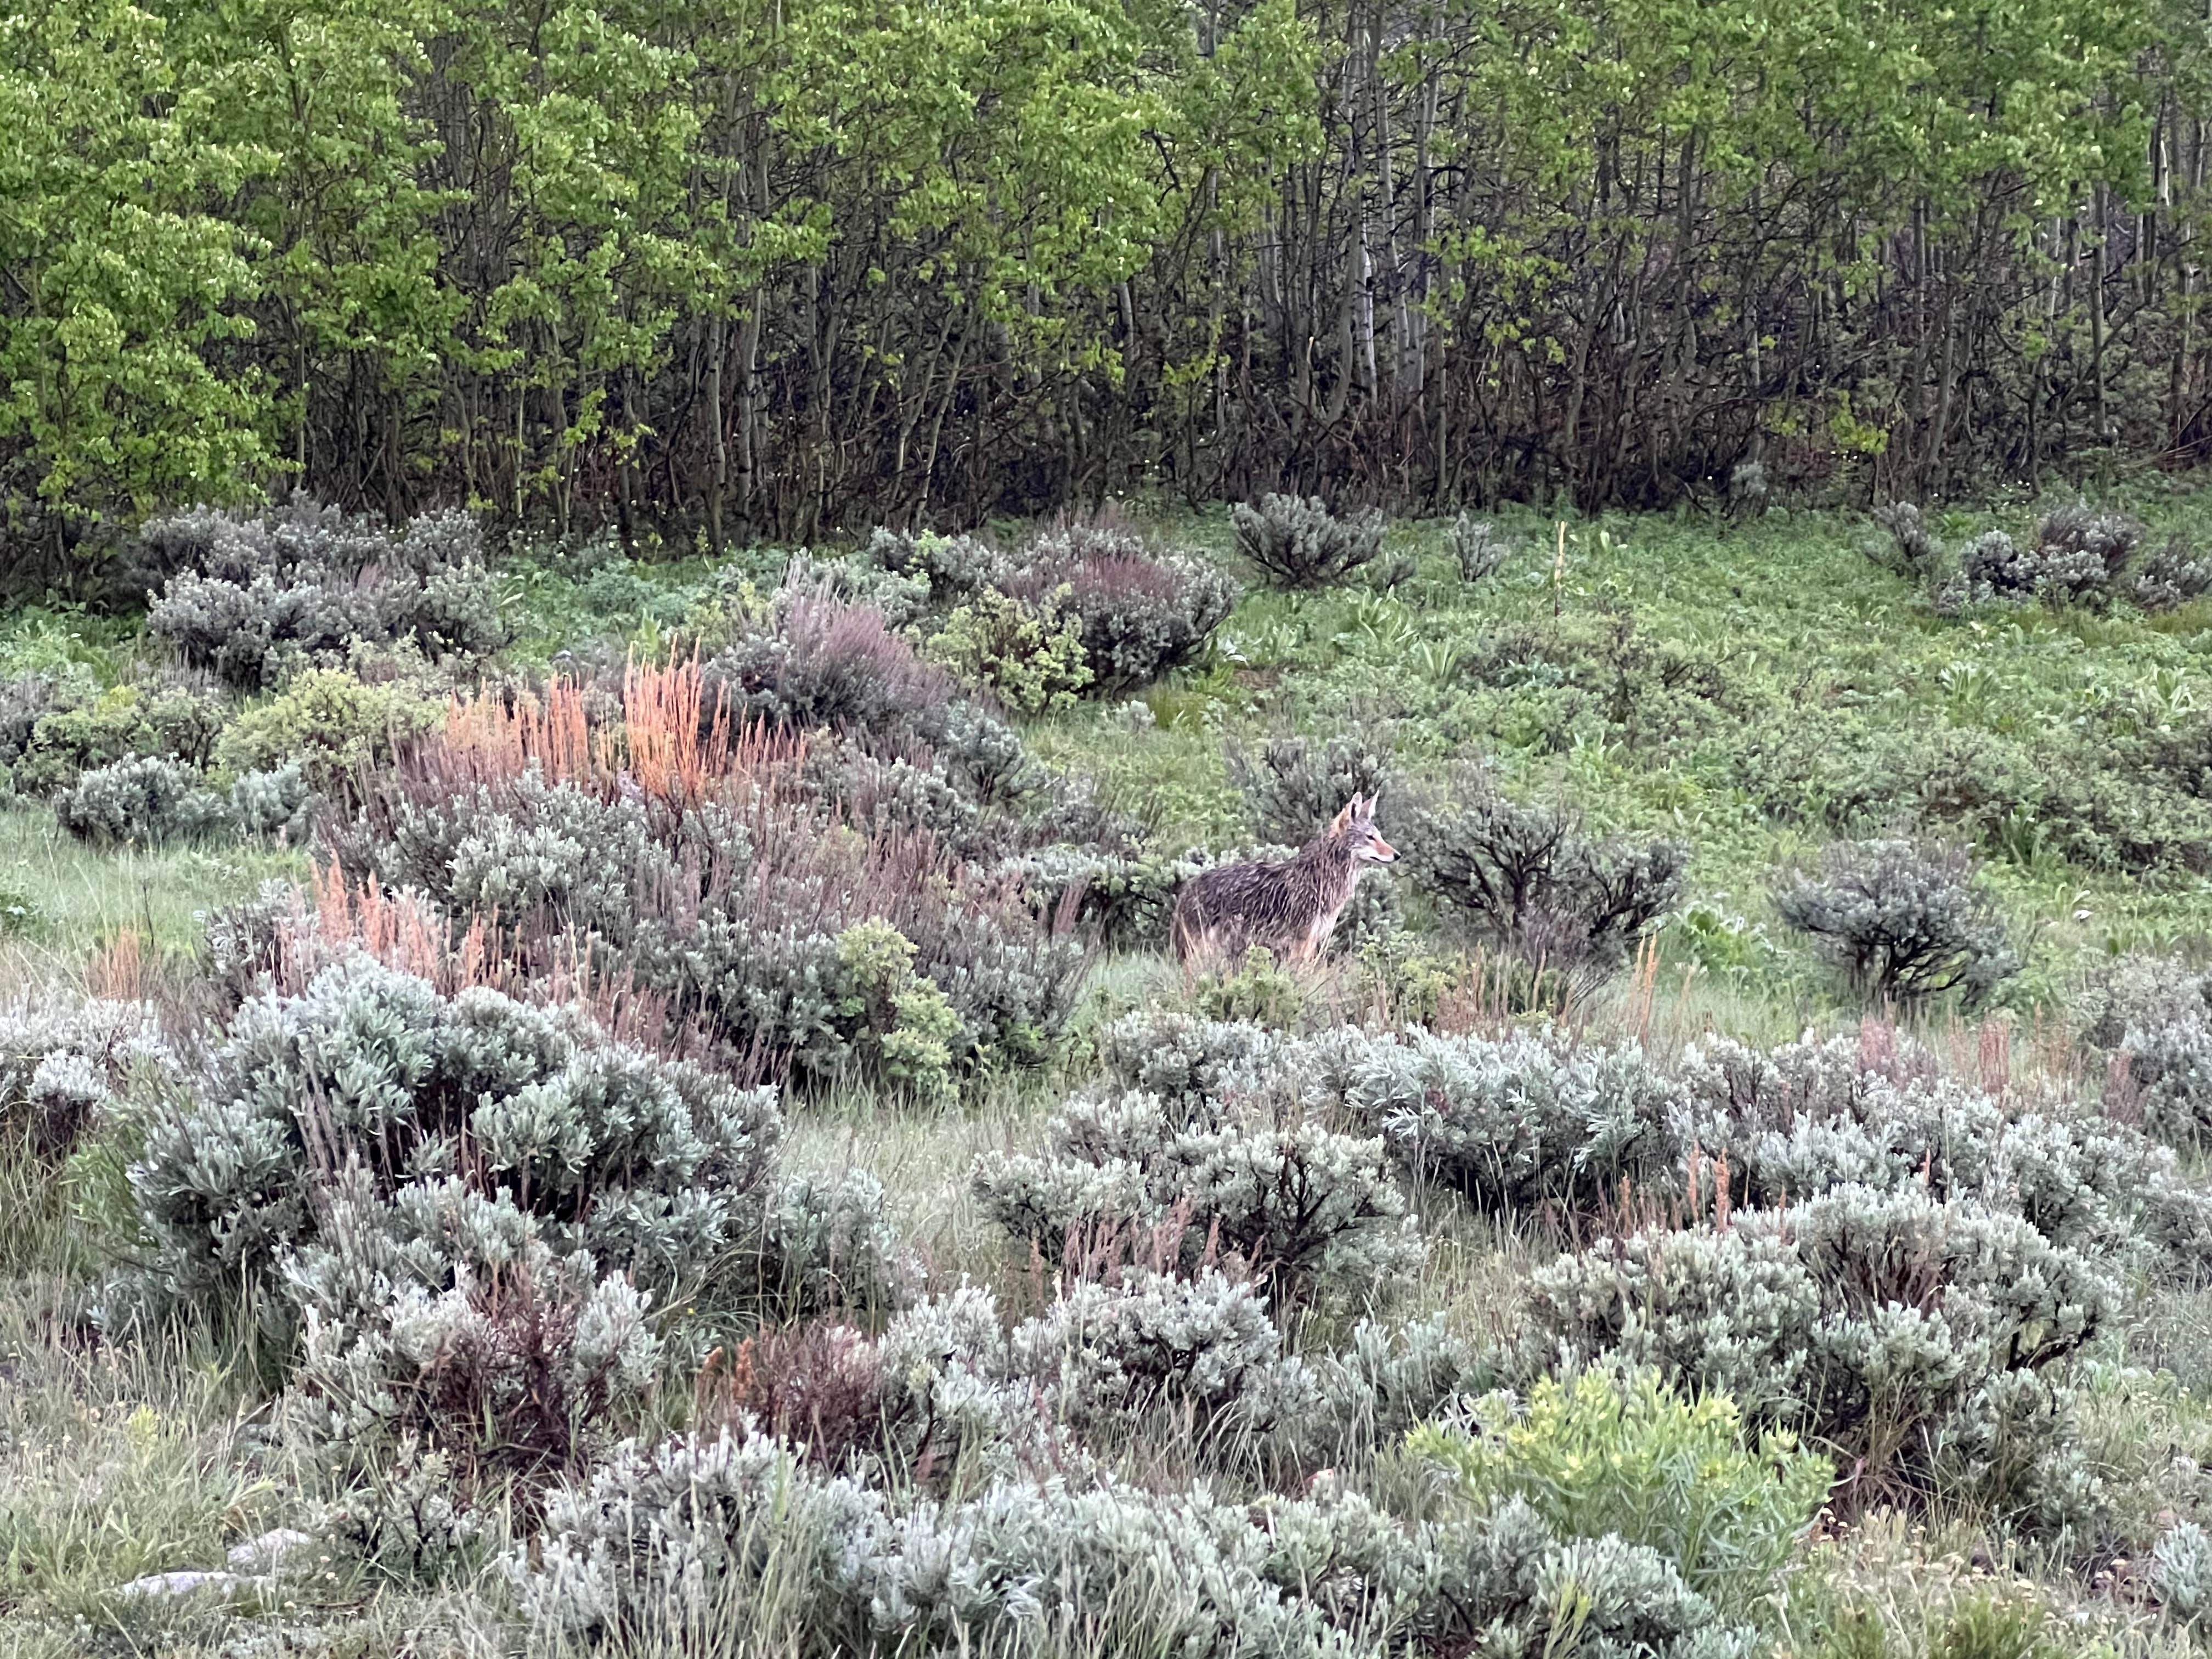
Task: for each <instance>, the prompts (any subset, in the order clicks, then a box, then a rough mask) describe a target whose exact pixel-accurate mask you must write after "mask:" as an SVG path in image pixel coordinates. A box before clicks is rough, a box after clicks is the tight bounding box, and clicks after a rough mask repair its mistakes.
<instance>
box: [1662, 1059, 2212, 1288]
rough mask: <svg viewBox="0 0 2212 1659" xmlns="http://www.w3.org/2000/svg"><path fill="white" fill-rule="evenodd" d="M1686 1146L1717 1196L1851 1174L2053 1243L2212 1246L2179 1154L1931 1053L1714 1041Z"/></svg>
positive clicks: (1833, 1183) (1768, 1200)
mask: <svg viewBox="0 0 2212 1659" xmlns="http://www.w3.org/2000/svg"><path fill="white" fill-rule="evenodd" d="M1681 1091H1682V1103H1681V1105H1680V1108H1679V1109H1678V1114H1677V1116H1676V1118H1675V1129H1674V1134H1675V1139H1676V1141H1677V1143H1678V1144H1679V1145H1680V1146H1684V1147H1685V1148H1692V1147H1694V1148H1696V1149H1697V1150H1698V1152H1699V1153H1700V1154H1701V1155H1702V1158H1703V1162H1702V1164H1700V1165H1699V1166H1698V1167H1696V1168H1693V1169H1692V1170H1686V1171H1685V1174H1684V1183H1685V1185H1686V1186H1691V1187H1696V1188H1699V1189H1701V1192H1703V1194H1704V1196H1705V1197H1706V1198H1710V1197H1711V1192H1710V1190H1709V1188H1710V1183H1713V1182H1717V1181H1718V1179H1719V1178H1720V1176H1721V1175H1722V1174H1723V1172H1725V1174H1726V1176H1727V1179H1728V1182H1729V1198H1730V1199H1731V1200H1732V1201H1734V1202H1735V1203H1736V1204H1738V1205H1756V1206H1761V1207H1777V1206H1786V1205H1788V1204H1790V1203H1794V1202H1796V1201H1797V1200H1800V1199H1802V1198H1805V1197H1808V1196H1810V1195H1811V1194H1816V1193H1821V1192H1826V1191H1828V1190H1830V1189H1831V1188H1836V1187H1839V1186H1844V1185H1847V1184H1851V1183H1858V1184H1863V1185H1865V1186H1869V1187H1874V1188H1885V1189H1895V1188H1905V1187H1917V1188H1921V1189H1923V1190H1925V1191H1927V1192H1929V1193H1932V1194H1935V1195H1936V1197H1937V1198H1940V1199H1949V1198H1972V1199H1974V1200H1978V1201H1979V1202H1981V1203H1983V1204H1984V1205H1987V1206H1990V1208H1992V1209H2000V1210H2007V1211H2010V1212H2015V1213H2016V1214H2018V1215H2020V1216H2021V1218H2023V1219H2025V1220H2026V1221H2027V1223H2028V1224H2029V1225H2031V1226H2033V1228H2034V1229H2035V1230H2036V1231H2038V1232H2039V1233H2040V1234H2042V1235H2043V1237H2045V1238H2046V1239H2048V1240H2050V1241H2051V1243H2054V1244H2060V1245H2064V1246H2067V1247H2069V1248H2070V1249H2078V1250H2082V1251H2085V1252H2088V1253H2091V1254H2093V1255H2099V1256H2129V1257H2133V1258H2136V1259H2137V1260H2138V1261H2139V1264H2140V1265H2141V1266H2142V1267H2143V1268H2145V1269H2146V1270H2148V1271H2152V1272H2157V1271H2161V1270H2165V1271H2171V1270H2172V1269H2174V1268H2177V1267H2178V1268H2182V1269H2188V1268H2191V1267H2195V1266H2196V1265H2197V1264H2199V1263H2200V1262H2201V1261H2203V1259H2204V1253H2205V1251H2206V1250H2207V1249H2208V1248H2212V1231H2208V1228H2207V1225H2206V1223H2207V1220H2208V1218H2212V1200H2208V1196H2207V1195H2206V1194H2203V1192H2202V1191H2201V1190H2199V1189H2198V1188H2195V1187H2193V1186H2192V1185H2191V1184H2190V1183H2189V1182H2187V1181H2186V1180H2185V1178H2184V1176H2183V1175H2182V1174H2181V1172H2180V1170H2179V1166H2178V1164H2177V1163H2176V1161H2175V1159H2174V1158H2173V1156H2172V1153H2170V1152H2166V1151H2165V1150H2164V1149H2163V1148H2160V1147H2158V1146H2153V1145H2152V1144H2150V1143H2149V1142H2148V1141H2147V1140H2145V1139H2144V1138H2143V1137H2142V1135H2140V1134H2138V1133H2136V1132H2134V1131H2132V1130H2130V1129H2128V1128H2126V1127H2124V1126H2122V1125H2120V1124H2118V1123H2115V1122H2113V1121H2112V1120H2110V1119H2109V1118H2105V1117H2100V1116H2093V1115H2087V1114H2083V1113H2080V1112H2073V1113H2067V1112H2063V1111H2061V1110H2059V1109H2057V1108H2055V1107H2049V1106H2045V1107H2038V1106H2036V1105H2033V1104H2021V1103H2015V1104H2013V1105H2011V1106H2009V1107H2008V1106H2007V1105H2006V1104H2003V1103H2000V1102H1998V1101H1997V1100H1996V1099H1994V1098H1992V1097H1990V1096H1989V1095H1988V1094H1986V1093H1984V1092H1983V1091H1980V1090H1978V1089H1976V1088H1972V1087H1970V1086H1968V1085H1966V1084H1963V1083H1960V1082H1959V1081H1957V1080H1955V1079H1947V1078H1945V1077H1943V1076H1942V1075H1941V1073H1940V1071H1939V1069H1938V1068H1937V1067H1936V1065H1935V1063H1934V1060H1933V1058H1932V1057H1931V1056H1929V1055H1928V1054H1924V1053H1917V1052H1914V1051H1911V1050H1906V1051H1905V1052H1902V1053H1900V1052H1899V1051H1897V1050H1895V1049H1893V1048H1887V1047H1886V1046H1883V1045H1880V1044H1877V1046H1876V1047H1875V1048H1874V1049H1873V1050H1872V1051H1871V1052H1869V1051H1867V1050H1866V1049H1864V1048H1862V1045H1861V1044H1860V1043H1858V1042H1852V1041H1850V1040H1848V1039H1844V1038H1840V1037H1838V1038H1830V1039H1828V1040H1826V1041H1825V1042H1824V1041H1820V1040H1816V1039H1814V1038H1812V1037H1807V1038H1805V1039H1804V1040H1802V1041H1801V1042H1794V1043H1790V1044H1786V1045H1784V1047H1782V1048H1776V1049H1774V1050H1772V1051H1771V1052H1765V1053H1762V1052H1760V1051H1759V1050H1757V1049H1753V1048H1747V1047H1745V1046H1744V1045H1742V1044H1741V1043H1738V1042H1731V1041H1729V1040H1727V1039H1725V1038H1713V1039H1709V1040H1707V1041H1705V1042H1699V1043H1696V1044H1693V1045H1692V1046H1691V1048H1688V1049H1687V1050H1686V1051H1685V1053H1684V1054H1683V1057H1682V1062H1681Z"/></svg>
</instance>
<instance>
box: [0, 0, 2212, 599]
mask: <svg viewBox="0 0 2212 1659" xmlns="http://www.w3.org/2000/svg"><path fill="white" fill-rule="evenodd" d="M2200 23H2201V20H2200V19H2199V18H2198V17H2197V14H2196V13H2195V12H2194V11H2193V10H2191V9H2189V8H2186V7H2181V6H2178V5H2164V4H2161V5H2152V6H2144V5H2135V4H2124V3H2118V0H2097V3H2093V4H2086V5H2085V4H2080V3H2072V0H2068V3H2060V0H2033V3H2028V4H2024V5H2014V6H2008V7H2002V8H1997V7H1991V6H1987V5H1976V6H1969V7H1966V8H1963V9H1949V10H1941V9H1938V10H1929V9H1925V8H1917V7H1906V8H1896V7H1889V6H1884V5H1880V4H1874V3H1862V0H1844V3H1840V4H1838V5H1836V6H1832V7H1828V8H1826V9H1818V8H1816V9H1810V10H1808V9H1806V8H1803V7H1802V6H1792V5H1789V4H1785V3H1778V0H1730V3H1726V4H1713V5H1682V4H1679V3H1674V0H1603V3H1601V0H1544V3H1540V4H1536V5H1534V6H1525V7H1518V8H1510V9H1504V10H1499V9H1495V8H1483V7H1479V6H1469V5H1461V4H1448V5H1445V6H1443V7H1441V8H1433V7H1414V6H1408V5H1403V4H1398V5H1393V4H1385V3H1381V0H1376V3H1371V4H1364V5H1358V6H1351V7H1343V8H1338V7H1330V6H1326V5H1322V4H1320V3H1317V0H1307V3H1304V4H1297V3H1294V0H1258V3H1253V4H1249V5H1245V6H1241V7H1234V8H1230V9H1226V10H1212V11H1207V12H1206V13H1204V14H1203V15H1200V14H1196V13H1191V12H1187V11H1183V10H1179V9H1173V8H1163V7H1158V6H1137V7H1127V6H1122V5H1118V4H1108V3H1102V0H958V3H956V4H952V5H950V6H938V7H932V8H928V9H921V10H915V9H902V8H898V7H884V6H869V5H866V4H857V3H854V0H807V3H804V4H800V5H799V6H797V7H796V8H793V7H792V6H790V5H783V6H779V7H777V8H774V9H761V8H759V7H757V6H754V5H751V4H750V3H748V0H714V3H711V4H707V5H703V6H702V5H697V4H689V3H687V4H684V5H674V4H670V3H665V0H627V3H623V4H617V5H613V6H589V7H586V6H581V5H575V4H556V5H554V6H552V7H550V8H546V7H528V6H519V5H512V4H491V5H483V6H474V7H456V6H453V5H450V4H447V3H444V0H403V3H399V4H397V5H392V4H365V3H361V0H317V3H313V4H312V5H307V6H304V7H301V6H293V5H272V4H266V3H260V0H256V3H252V4H246V5H243V6H233V7H224V8H217V9H210V8H207V7H204V6H199V5H193V4H187V3H182V0H144V3H137V4H134V3H128V0H112V3H109V0H102V3H99V4H95V5H92V6H89V7H88V6H87V5H85V4H82V3H77V0H69V3H60V0H39V3H34V4H31V5H28V6H25V7H18V8H17V9H16V10H15V12H14V13H13V14H12V15H10V16H9V19H8V20H7V21H6V24H5V26H4V27H0V119H4V122H5V125H6V128H7V130H8V131H10V132H11V133H13V134H15V135H16V142H15V143H13V144H11V146H10V147H9V150H8V152H7V154H6V156H5V158H4V159H3V160H0V169H4V170H0V199H5V200H7V201H8V202H9V203H10V204H11V210H10V212H9V215H8V216H7V217H6V219H5V221H4V222H0V271H5V272H6V273H7V280H6V283H5V286H4V288H0V386H4V387H5V388H6V392H5V396H4V398H0V501H4V503H5V507H6V527H7V532H8V534H9V538H10V544H11V546H14V547H16V548H19V549H21V550H25V551H26V552H30V553H35V554H36V556H37V557H36V559H35V560H33V561H29V562H27V563H26V565H25V567H24V568H25V574H32V575H33V576H34V577H35V576H37V575H39V574H43V575H44V576H45V577H46V578H47V579H64V578H65V579H71V580H76V579H81V578H82V576H83V575H84V574H85V570H86V564H87V562H88V561H89V560H91V559H92V558H94V556H96V555H97V554H98V553H99V552H100V550H102V549H106V548H112V546H113V545H114V538H115V534H116V532H118V530H119V529H124V528H127V527H128V526H129V525H130V524H131V522H133V521H135V520H136V519H137V517H138V516H140V515H142V514H143V513H147V512H149V511H151V510H155V509H157V508H161V507H176V506H187V505H190V504H191V503H192V502H193V501H197V500H200V499H204V498H208V497H221V498H230V497H235V496H239V495H258V494H263V493H266V492H269V491H270V490H274V491H275V492H276V493H277V494H280V495H281V494H282V492H283V488H284V487H285V486H286V485H287V484H288V483H300V484H304V485H306V486H307V487H309V488H311V489H313V490H314V491H316V492H317V493H318V494H319V495H323V496H325V497H326V498H329V499H333V500H336V501H340V502H341V503H343V504H345V505H347V506H349V507H359V506H367V507H374V508H377V509H380V510H381V511H384V512H386V513H390V514H392V515H394V516H398V515H402V514H404V513H411V512H412V511H414V510H416V509H418V508H420V507H423V506H426V505H428V504H432V503H439V502H443V503H453V504H459V505H466V506H471V507H483V508H487V509H489V510H490V511H492V512H494V513H498V514H500V515H501V516H502V517H504V518H507V519H510V520H531V521H536V522H543V523H550V524H551V525H553V526H556V527H557V528H559V529H561V530H562V531H570V530H578V531H580V530H585V529H588V528H591V527H592V526H597V525H603V524H606V525H615V526H619V528H620V530H621V532H622V533H623V535H624V536H625V537H626V538H632V539H633V540H635V539H636V538H645V537H647V536H648V535H650V534H652V533H653V532H658V533H659V534H660V535H661V536H663V537H664V538H667V539H669V540H671V541H681V542H684V543H689V542H690V541H691V540H692V538H694V536H695V535H703V537H704V538H705V539H706V540H707V541H708V543H709V544H713V545H715V546H717V547H719V546H720V545H721V544H723V543H724V541H725V540H726V538H730V537H731V536H732V535H733V534H735V533H737V532H738V531H739V530H741V529H748V530H750V531H753V532H759V531H762V530H769V531H772V532H775V533H779V534H787V535H793V536H796V537H799V538H809V539H811V538H817V537H818V536H819V535H820V534H821V533H822V532H824V531H825V530H826V529H828V528H829V527H830V526H839V525H850V524H854V523H856V522H868V521H872V520H881V519H884V518H886V517H892V516H905V515H908V514H910V513H915V512H917V511H923V512H930V513H943V512H946V511H950V512H951V513H955V514H957V515H958V516H960V517H962V518H963V519H968V520H972V519H974V518H975V517H978V516H980V515H981V514H982V513H986V512H987V511H991V510H995V509H1000V508H1016V509H1024V510H1034V509H1036V508H1038V507H1049V506H1056V505H1058V504H1060V503H1061V502H1063V501H1066V500H1069V499H1073V498H1077V497H1082V496H1091V497H1095V496H1097V495H1099V494H1103V493H1107V492H1109V491H1120V490H1123V489H1128V488H1130V487H1132V486H1133V485H1136V484H1138V483H1141V482H1146V481H1159V482H1165V483H1172V484H1173V485H1174V486H1175V487H1176V488H1177V489H1182V490H1183V491H1186V492H1188V494H1189V495H1191V496H1192V497H1193V498H1202V497H1212V496H1218V495H1223V494H1242V493H1245V492H1258V491H1261V490H1264V489H1273V488H1277V487H1281V486H1285V485H1287V486H1289V487H1291V488H1297V489H1306V490H1308V491H1310V490H1312V489H1316V488H1319V489H1325V490H1326V491H1327V492H1328V493H1329V494H1330V495H1350V496H1353V497H1357V496H1361V495H1364V496H1369V497H1374V498H1380V497H1383V496H1389V497H1392V498H1396V499H1398V500H1400V501H1403V502H1405V503H1407V504H1411V503H1414V502H1423V503H1429V504H1436V503H1441V502H1449V501H1454V500H1455V499H1457V498H1461V497H1465V496H1470V495H1471V496H1475V497H1480V498H1484V499H1489V498H1493V497H1500V496H1504V497H1517V498H1522V499H1528V498H1534V499H1537V500H1541V501H1546V502H1549V501H1552V500H1553V498H1555V497H1556V496H1557V495H1560V494H1562V493H1566V494H1571V495H1572V496H1573V497H1574V498H1575V499H1576V500H1577V501H1578V502H1579V503H1580V504H1582V505H1583V506H1584V507H1589V506H1594V505H1596V504H1599V503H1603V502H1620V501H1626V502H1634V503H1654V502H1664V501H1674V500H1679V499H1681V498H1683V497H1684V496H1685V495H1699V496H1702V497H1704V498H1706V499H1710V500H1711V501H1715V502H1716V503H1720V502H1725V503H1726V504H1728V505H1729V506H1730V507H1732V508H1735V509H1741V510H1755V509H1756V508H1757V507H1759V506H1761V505H1763V504H1764V503H1765V501H1767V500H1769V499H1771V497H1773V496H1774V495H1779V494H1782V493H1784V492H1787V491H1789V490H1793V489H1803V488H1811V489H1840V490H1850V489H1865V488H1868V487H1869V486H1870V487H1871V488H1872V489H1873V490H1874V492H1875V495H1877V496H1888V495H1911V496H1913V497H1915V498H1919V497H1921V496H1923V495H1941V494H1944V493H1947V492H1950V491H1954V490H1956V489H1958V488H1960V486H1962V485H1964V486H1969V487H1971V486H1972V485H1974V484H1977V483H1986V482H1996V481H2003V480H2012V479H2017V478H2021V477H2027V478H2030V479H2035V480H2042V479H2045V478H2046V477H2048V476H2049V475H2050V473H2051V471H2052V469H2054V468H2058V469H2073V468H2079V467H2082V466H2086V465H2089V464H2091V463H2092V461H2093V460H2094V459H2095V458H2096V457H2098V456H2099V455H2102V454H2109V453H2112V452H2114V451H2120V452H2125V453H2133V454H2138V455H2153V454H2155V455H2162V456H2182V457H2186V456H2191V455H2196V454H2198V453H2201V450H2202V446H2203V443H2204V441H2205V437H2206V427H2205V423H2204V418H2203V412H2202V407H2201V406H2202V404H2203V383H2204V378H2205V374H2206V363H2207V359H2206V357H2205V353H2206V351H2207V349H2212V348H2208V343H2207V342H2206V341H2205V339H2204V337H2203V332H2202V331H2200V330H2198V329H2197V328H2196V327H2195V325H2194V319H2195V315H2196V311H2197V306H2198V303H2199V300H2200V298H2201V295H2200V293H2199V288H2198V279H2197V275H2196V272H2195V268H2194V265H2193V264H2192V263H2191V261H2192V258H2193V256H2192V254H2191V252H2190V250H2191V246H2193V239H2195V238H2196V237H2197V234H2198V233H2199V231H2200V229H2201V227H2202V217H2203V212H2204V208H2205V197H2204V194H2203V188H2204V186H2203V179H2204V165H2203V163H2204V157H2205V154H2206V143H2207V136H2206V128H2205V113H2206V111H2207V94H2206V91H2205V74H2204V60H2203V40H2202V36H2201V27H2200Z"/></svg>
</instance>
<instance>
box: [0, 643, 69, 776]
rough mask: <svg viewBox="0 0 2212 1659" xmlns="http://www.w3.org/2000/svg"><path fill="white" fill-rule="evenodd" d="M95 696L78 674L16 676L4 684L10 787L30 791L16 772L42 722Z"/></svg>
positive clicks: (3, 730)
mask: <svg viewBox="0 0 2212 1659" xmlns="http://www.w3.org/2000/svg"><path fill="white" fill-rule="evenodd" d="M91 695H92V688H91V687H90V686H88V684H86V683H85V682H84V681H83V680H82V678H79V677H77V676H76V675H74V674H65V673H63V672H60V671H56V670H52V669H48V670H43V671H39V672H36V673H29V674H16V675H13V676H11V677H9V678H7V679H4V680H0V767H4V768H6V769H7V777H8V781H9V783H10V785H11V786H12V787H16V788H27V786H26V785H24V784H21V783H19V782H17V781H15V767H16V765H17V763H20V762H21V760H22V758H23V751H24V750H26V749H27V748H28V747H29V746H30V743H31V733H32V732H33V730H34V729H35V728H36V727H37V726H38V724H39V722H40V720H43V719H45V718H46V716H47V715H48V714H52V713H54V712H55V711H56V710H57V709H61V708H73V707H75V706H76V705H77V704H78V703H81V702H84V701H85V700H86V699H87V698H88V697H89V696H91Z"/></svg>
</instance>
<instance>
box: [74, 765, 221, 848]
mask: <svg viewBox="0 0 2212 1659" xmlns="http://www.w3.org/2000/svg"><path fill="white" fill-rule="evenodd" d="M54 818H55V821H56V822H57V823H59V824H60V825H61V827H62V828H63V829H66V830H68V831H69V832H70V834H71V835H72V836H76V838H77V839H78V840H79V841H83V842H91V843H92V844H93V845H94V846H95V847H150V846H154V845H157V844H159V843H161V842H169V841H179V840H185V839H189V838H191V837H192V836H210V835H215V834H218V833H220V832H221V831H222V830H225V829H228V828H230V827H231V818H230V807H229V803H228V802H227V801H226V800H225V799H223V798H222V796H221V795H219V794H217V793H215V792H214V791H213V790H210V789H208V788H206V787H203V785H202V782H201V780H200V775H199V774H198V773H197V772H196V771H194V770H193V769H191V767H189V766H187V765H185V763H183V762H181V761H173V760H165V759H161V758H158V757H155V756H151V755H147V756H142V757H139V758H138V759H137V760H126V761H118V762H116V763H114V764H113V765H112V766H103V767H100V768H98V769H95V770H93V771H90V772H86V773H84V774H82V775H81V776H79V777H78V779H77V781H76V783H75V784H74V785H72V786H71V787H69V788H67V789H64V791H62V792H61V793H59V794H58V795H56V796H55V797H54Z"/></svg>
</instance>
